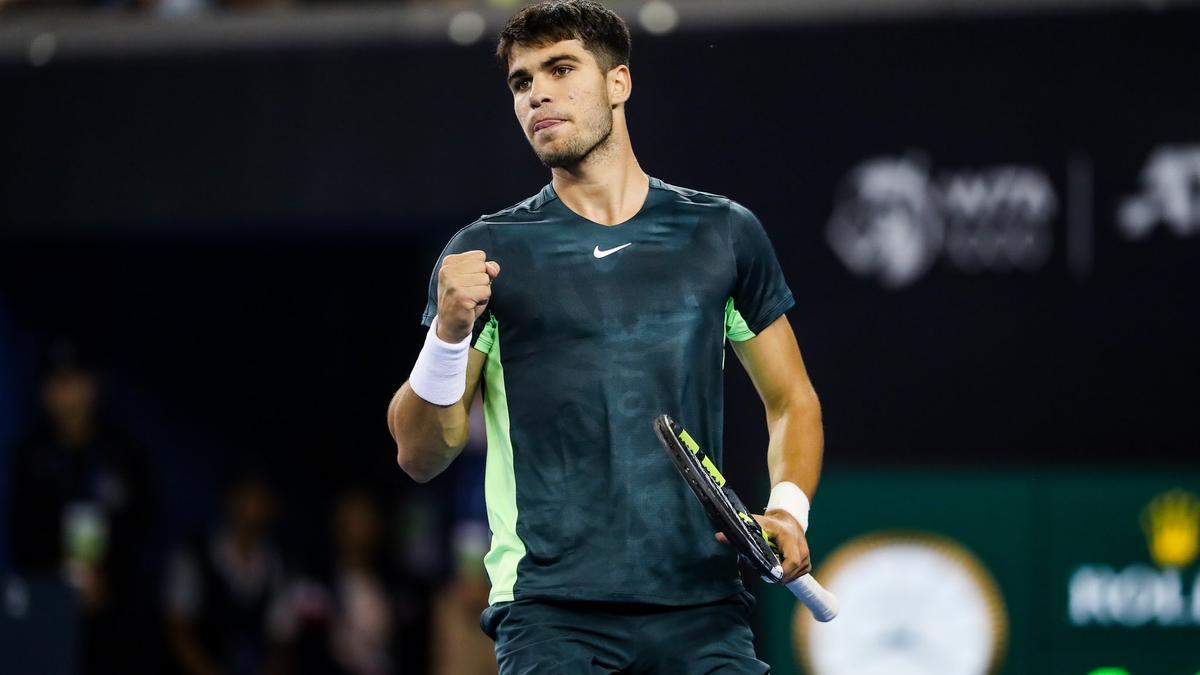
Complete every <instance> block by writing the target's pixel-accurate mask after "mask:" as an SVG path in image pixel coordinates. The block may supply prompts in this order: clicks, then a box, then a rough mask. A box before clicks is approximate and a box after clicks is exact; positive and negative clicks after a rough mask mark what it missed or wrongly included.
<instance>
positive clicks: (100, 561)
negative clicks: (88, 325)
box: [9, 340, 157, 673]
mask: <svg viewBox="0 0 1200 675" xmlns="http://www.w3.org/2000/svg"><path fill="white" fill-rule="evenodd" d="M46 361H47V362H46V364H45V373H44V376H43V379H42V386H41V407H42V412H43V419H42V421H41V422H40V423H39V424H38V425H37V427H36V428H35V430H34V432H33V434H32V435H31V436H29V437H28V438H27V439H25V441H24V442H22V443H20V444H19V445H18V446H17V447H16V449H15V451H14V453H13V470H12V476H11V485H12V495H13V496H12V504H11V507H10V509H9V518H10V520H11V529H10V531H11V532H12V541H11V545H12V556H13V563H14V567H15V568H16V570H17V571H18V572H19V573H21V574H25V575H31V576H46V575H55V576H58V575H62V576H64V577H65V579H66V580H67V582H68V583H69V584H70V585H71V586H72V587H73V588H74V589H75V590H76V591H77V594H78V601H79V607H80V609H81V611H82V616H83V621H82V642H83V644H82V645H81V646H80V652H81V653H80V656H81V659H80V660H81V662H82V665H83V671H84V672H85V673H142V672H152V671H153V665H152V664H151V663H149V662H148V661H149V659H150V658H152V654H153V653H154V652H153V650H152V649H147V646H148V645H147V643H146V641H145V637H144V636H145V635H147V634H152V631H150V630H148V628H149V626H150V625H151V624H150V620H151V616H152V614H151V612H152V610H151V604H150V603H149V602H148V598H149V596H150V595H151V594H149V593H147V592H146V580H147V575H146V572H147V570H148V569H149V568H150V566H151V563H150V561H149V560H148V551H149V549H150V546H149V541H150V535H151V529H152V525H153V520H154V514H155V513H156V511H157V509H156V499H155V495H154V489H153V487H154V482H153V479H152V472H151V471H150V468H149V463H148V457H147V453H146V452H145V450H144V448H142V446H140V445H139V444H137V443H136V442H134V441H133V440H132V439H130V438H129V437H127V436H126V435H124V434H122V433H120V432H118V431H117V430H116V429H114V428H113V427H112V426H111V425H109V424H107V423H106V422H105V420H103V419H102V417H101V412H100V405H99V397H100V382H99V378H98V376H97V374H96V372H95V371H94V369H93V367H92V364H90V363H88V362H87V361H86V360H85V359H84V358H83V355H82V353H81V352H80V350H79V348H78V346H77V345H75V344H74V343H71V342H68V341H63V340H60V341H57V342H55V343H53V344H52V345H51V347H50V349H49V350H48V358H47V360H46ZM132 645H138V646H140V647H141V648H140V649H131V648H130V647H131V646H132Z"/></svg>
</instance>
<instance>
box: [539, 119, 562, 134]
mask: <svg viewBox="0 0 1200 675" xmlns="http://www.w3.org/2000/svg"><path fill="white" fill-rule="evenodd" d="M564 121H565V120H560V119H545V120H542V121H540V122H538V123H537V124H535V125H533V133H535V134H536V133H538V132H539V131H545V130H547V129H553V128H554V127H556V126H558V125H560V124H562V123H563V122H564Z"/></svg>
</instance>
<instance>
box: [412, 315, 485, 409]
mask: <svg viewBox="0 0 1200 675" xmlns="http://www.w3.org/2000/svg"><path fill="white" fill-rule="evenodd" d="M437 325H438V322H437V317H436V316H435V317H433V323H431V324H430V325H429V332H428V333H426V334H425V346H424V347H422V348H421V353H420V354H419V355H418V356H417V363H416V365H414V366H413V369H412V375H410V376H409V377H408V387H409V389H412V390H413V393H414V394H416V395H417V396H420V397H421V398H423V399H425V400H426V401H429V402H430V403H432V404H434V405H453V404H455V403H458V402H459V401H461V400H462V397H463V394H464V393H465V392H466V391H467V351H468V350H469V349H470V348H471V336H470V335H468V336H467V337H465V338H463V340H462V342H459V343H457V344H453V343H450V342H445V341H443V340H442V339H441V338H439V337H438V335H437Z"/></svg>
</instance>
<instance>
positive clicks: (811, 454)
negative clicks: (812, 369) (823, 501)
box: [767, 386, 825, 499]
mask: <svg viewBox="0 0 1200 675" xmlns="http://www.w3.org/2000/svg"><path fill="white" fill-rule="evenodd" d="M767 429H768V431H769V433H770V437H771V440H770V444H769V445H768V447H767V467H768V469H769V471H770V475H771V485H772V486H775V485H778V484H779V483H781V482H783V481H789V482H792V483H795V484H796V486H797V487H799V488H800V489H801V490H803V491H804V494H805V495H807V496H808V498H809V499H812V498H813V496H814V495H815V494H816V491H817V484H818V483H819V482H820V479H821V461H822V457H823V454H824V442H825V433H824V430H823V428H822V424H821V405H820V402H819V401H818V400H817V395H816V392H814V391H813V390H812V387H811V386H808V387H804V388H800V390H799V391H797V392H794V393H793V395H792V396H790V397H789V398H788V399H787V400H786V401H783V402H781V404H779V405H776V406H771V407H768V409H767Z"/></svg>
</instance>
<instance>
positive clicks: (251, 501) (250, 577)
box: [166, 473, 288, 675]
mask: <svg viewBox="0 0 1200 675" xmlns="http://www.w3.org/2000/svg"><path fill="white" fill-rule="evenodd" d="M225 507H226V521H225V523H224V524H223V525H222V526H221V527H220V528H218V529H217V531H216V532H214V533H213V534H211V535H210V536H208V537H207V538H204V539H202V540H200V541H197V542H194V543H193V544H191V545H190V546H186V547H184V548H183V549H181V550H179V551H177V552H176V553H175V554H174V555H173V556H172V559H171V561H170V564H169V567H168V571H167V578H166V605H167V630H168V636H169V641H170V646H171V650H172V652H173V654H174V657H175V661H176V663H177V665H178V666H179V667H180V668H181V669H182V671H183V672H184V673H187V675H273V674H275V673H281V672H285V671H286V668H285V662H286V659H285V658H284V651H283V648H282V645H283V644H284V642H285V641H286V639H287V638H288V621H287V618H288V617H287V616H286V614H285V612H284V611H283V602H282V595H283V594H282V590H283V587H284V566H283V560H282V558H281V557H280V555H279V552H278V551H277V550H276V548H275V546H274V545H273V544H272V543H271V541H270V539H269V538H268V532H269V528H270V525H271V523H272V521H273V519H274V515H275V497H274V492H273V491H272V489H271V487H270V486H269V485H268V484H267V482H266V480H265V479H264V478H262V477H260V476H258V475H256V474H252V473H247V474H242V475H240V476H238V477H237V478H236V479H235V480H234V481H233V483H232V484H231V485H230V486H229V489H228V492H227V495H226V503H225Z"/></svg>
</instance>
